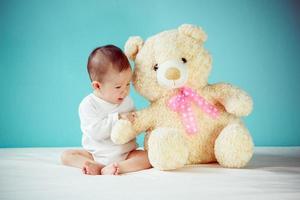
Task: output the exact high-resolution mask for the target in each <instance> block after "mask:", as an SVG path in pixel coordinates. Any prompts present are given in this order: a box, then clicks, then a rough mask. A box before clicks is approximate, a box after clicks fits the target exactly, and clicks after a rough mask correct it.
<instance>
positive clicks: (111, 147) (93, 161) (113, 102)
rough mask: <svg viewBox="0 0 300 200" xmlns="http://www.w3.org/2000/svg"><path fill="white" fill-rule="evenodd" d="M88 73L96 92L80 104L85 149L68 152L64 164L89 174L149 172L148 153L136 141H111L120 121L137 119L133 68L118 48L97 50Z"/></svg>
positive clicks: (104, 47) (93, 52)
mask: <svg viewBox="0 0 300 200" xmlns="http://www.w3.org/2000/svg"><path fill="white" fill-rule="evenodd" d="M87 70H88V73H89V77H90V79H91V82H92V87H93V93H91V94H89V95H88V96H87V97H85V98H84V99H83V100H82V102H81V103H80V105H79V117H80V125H81V130H82V133H83V135H82V146H83V148H84V150H67V151H65V152H64V153H63V154H62V156H61V160H62V163H63V164H64V165H68V166H73V167H78V168H81V169H82V172H83V173H84V174H88V175H100V174H102V175H118V174H122V173H126V172H133V171H138V170H143V169H148V168H150V167H151V164H150V163H149V160H148V155H147V152H146V151H143V150H136V148H137V145H136V141H135V139H134V140H132V141H130V142H128V143H127V144H123V145H117V144H114V143H113V142H112V141H111V139H110V134H111V129H112V127H113V125H114V124H115V123H116V121H117V120H118V119H120V118H122V119H127V120H129V121H131V122H133V120H134V105H133V101H132V99H131V98H130V97H129V95H128V94H129V89H130V81H131V76H132V71H131V67H130V64H129V61H128V59H127V57H126V56H125V54H124V53H123V52H122V50H121V49H119V48H118V47H116V46H113V45H107V46H102V47H98V48H96V49H95V50H94V51H92V53H91V54H90V56H89V59H88V64H87Z"/></svg>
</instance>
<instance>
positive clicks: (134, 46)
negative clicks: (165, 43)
mask: <svg viewBox="0 0 300 200" xmlns="http://www.w3.org/2000/svg"><path fill="white" fill-rule="evenodd" d="M143 44H144V41H143V39H142V38H141V37H140V36H132V37H129V38H128V40H127V42H126V44H125V54H126V56H127V57H128V58H129V59H131V60H133V61H134V60H135V57H136V55H137V54H138V52H139V51H140V50H141V48H142V47H143Z"/></svg>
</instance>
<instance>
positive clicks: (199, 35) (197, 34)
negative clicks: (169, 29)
mask: <svg viewBox="0 0 300 200" xmlns="http://www.w3.org/2000/svg"><path fill="white" fill-rule="evenodd" d="M178 31H179V33H181V34H184V35H187V36H189V37H192V38H194V39H196V40H199V41H201V42H205V41H206V40H207V35H206V33H205V32H204V31H203V30H202V28H201V27H198V26H194V25H191V24H182V25H181V26H179V28H178Z"/></svg>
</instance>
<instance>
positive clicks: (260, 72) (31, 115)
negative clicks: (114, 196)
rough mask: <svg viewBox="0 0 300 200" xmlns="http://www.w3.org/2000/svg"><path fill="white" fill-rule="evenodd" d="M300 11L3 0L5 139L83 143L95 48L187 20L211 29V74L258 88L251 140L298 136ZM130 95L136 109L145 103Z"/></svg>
mask: <svg viewBox="0 0 300 200" xmlns="http://www.w3.org/2000/svg"><path fill="white" fill-rule="evenodd" d="M299 10H300V9H299V1H279V0H278V1H277V0H273V1H266V0H251V1H250V0H249V1H245V0H229V1H228V0H227V1H221V0H220V1H216V0H209V1H208V0H207V1H199V0H195V1H188V0H185V1H183V0H178V1H171V0H167V1H161V0H159V1H153V0H152V1H116V0H112V1H104V0H94V1H93V0H81V1H79V0H77V1H76V0H72V1H71V0H48V1H46V0H26V1H22V0H20V1H15V0H7V1H3V0H1V1H0V74H1V79H0V89H1V90H0V91H1V98H0V106H1V111H0V147H49V146H79V145H80V142H81V132H80V127H79V119H78V112H77V109H78V104H79V102H80V101H81V100H82V98H83V97H84V96H86V95H87V94H89V93H90V92H91V88H90V85H89V84H90V82H89V79H88V75H87V73H86V62H87V57H88V55H89V53H90V51H91V50H92V49H93V48H95V47H97V46H99V45H104V44H109V43H110V44H115V45H117V46H120V47H123V46H124V44H125V42H126V40H127V38H128V37H129V36H132V35H140V36H142V37H143V38H147V37H149V36H151V35H153V34H155V33H158V32H161V31H163V30H167V29H173V28H176V27H178V26H179V25H180V24H182V23H191V24H196V25H199V26H202V27H203V28H204V30H205V31H206V33H207V34H208V41H207V42H206V48H207V49H208V50H209V51H210V52H211V54H212V56H213V61H214V62H213V70H212V74H211V76H210V82H211V83H213V82H220V81H225V82H230V83H232V84H234V85H237V86H239V87H241V88H243V89H244V90H246V91H247V92H248V93H249V94H251V95H252V97H253V99H254V103H255V104H254V111H253V113H252V114H251V115H250V116H249V117H247V118H245V122H246V124H247V126H248V127H249V129H250V131H251V133H252V135H253V138H254V142H255V144H256V145H257V146H294V145H300V133H299V129H298V125H299V117H298V114H299V111H300V108H299V102H300V95H299V92H300V84H299V75H300V70H299V68H300V66H299V57H300V38H299V35H300V21H299V19H300V15H299V13H300V12H299ZM131 96H132V97H133V98H134V101H135V103H136V106H137V108H139V109H141V108H143V107H146V106H147V105H148V103H147V101H145V100H144V99H143V98H142V97H140V96H139V95H138V94H136V93H135V92H134V91H132V92H131ZM142 139H143V138H142V137H139V140H138V141H139V143H140V144H142Z"/></svg>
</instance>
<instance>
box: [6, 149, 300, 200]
mask: <svg viewBox="0 0 300 200" xmlns="http://www.w3.org/2000/svg"><path fill="white" fill-rule="evenodd" d="M64 150H65V148H11V149H9V148H8V149H0V199H1V200H10V199H13V200H15V199H22V200H27V199H28V200H35V199H39V200H59V199H62V200H68V199H70V200H79V199H80V200H90V199H91V200H96V199H98V200H106V199H116V200H121V199H130V200H136V199H138V200H141V199H143V200H144V199H153V200H154V199H155V200H163V199H172V200H177V199H186V200H191V199H203V200H206V199H216V200H225V199H230V200H232V199H245V200H248V199H255V200H257V199H264V200H265V199H272V200H274V199H280V200H282V199H300V147H285V148H278V147H277V148H262V147H260V148H256V149H255V155H254V157H253V159H252V160H251V162H250V163H249V165H248V166H247V167H246V168H244V169H225V168H221V167H220V166H219V165H217V164H208V165H197V166H196V165H194V166H187V167H185V168H183V169H180V170H175V171H168V172H164V171H158V170H156V169H149V170H144V171H139V172H134V173H128V174H124V175H121V176H88V175H83V174H82V173H81V170H80V169H76V168H71V167H66V166H63V165H61V164H60V161H59V160H60V154H61V152H62V151H64Z"/></svg>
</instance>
